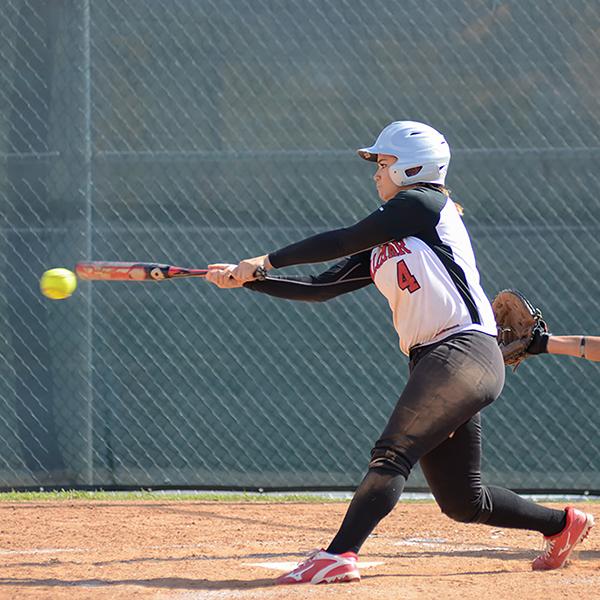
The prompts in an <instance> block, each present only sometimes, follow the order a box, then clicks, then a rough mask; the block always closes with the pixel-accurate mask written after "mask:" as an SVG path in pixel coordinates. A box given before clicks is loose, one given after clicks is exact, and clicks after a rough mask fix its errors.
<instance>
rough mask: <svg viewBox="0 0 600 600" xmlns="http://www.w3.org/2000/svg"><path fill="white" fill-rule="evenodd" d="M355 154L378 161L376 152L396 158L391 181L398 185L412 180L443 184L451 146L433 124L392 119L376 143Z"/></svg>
mask: <svg viewBox="0 0 600 600" xmlns="http://www.w3.org/2000/svg"><path fill="white" fill-rule="evenodd" d="M357 152H358V155H359V156H360V157H361V158H364V159H365V160H369V161H373V162H377V156H378V155H379V154H389V155H391V156H395V157H396V159H397V160H396V162H395V163H394V164H392V165H390V167H389V173H390V178H391V180H392V181H393V182H394V183H395V184H396V185H398V186H403V185H410V184H411V183H438V184H441V185H444V183H445V180H446V173H447V172H448V164H449V163H450V147H449V146H448V142H446V139H445V138H444V136H443V135H442V134H441V133H440V132H439V131H437V130H435V129H434V128H433V127H430V126H429V125H425V124H424V123H418V122H416V121H394V122H393V123H390V124H389V125H388V126H387V127H385V128H384V129H383V130H382V131H381V133H380V134H379V136H378V137H377V140H376V141H375V143H374V144H373V145H372V146H370V147H368V148H360V149H359V150H358V151H357Z"/></svg>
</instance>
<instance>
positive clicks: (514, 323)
mask: <svg viewBox="0 0 600 600" xmlns="http://www.w3.org/2000/svg"><path fill="white" fill-rule="evenodd" d="M492 309H493V311H494V316H495V317H496V325H497V327H498V345H499V346H500V350H502V356H503V358H504V364H505V365H511V366H512V367H514V369H516V368H517V367H518V366H519V364H520V363H521V362H522V361H523V360H524V359H525V358H527V357H528V356H531V355H533V354H540V353H542V352H546V347H547V344H548V337H549V335H550V334H549V333H548V327H547V325H546V323H545V321H544V320H543V319H542V311H541V310H540V309H539V308H536V307H535V306H533V304H531V302H529V300H527V298H525V296H523V294H521V293H520V292H517V290H502V291H501V292H498V294H497V295H496V297H495V298H494V300H493V302H492Z"/></svg>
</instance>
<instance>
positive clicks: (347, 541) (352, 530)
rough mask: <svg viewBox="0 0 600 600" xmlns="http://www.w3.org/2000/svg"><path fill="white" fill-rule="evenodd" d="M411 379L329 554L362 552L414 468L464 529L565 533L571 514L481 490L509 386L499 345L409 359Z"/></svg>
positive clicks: (426, 351)
mask: <svg viewBox="0 0 600 600" xmlns="http://www.w3.org/2000/svg"><path fill="white" fill-rule="evenodd" d="M409 369H410V377H409V379H408V382H407V385H406V387H405V389H404V391H403V392H402V395H401V396H400V399H399V400H398V403H397V405H396V407H395V409H394V411H393V413H392V415H391V417H390V419H389V421H388V423H387V425H386V427H385V429H384V431H383V433H382V435H381V437H380V438H379V440H377V442H376V444H375V447H374V448H373V450H372V453H371V462H370V463H369V471H368V472H367V474H366V476H365V478H364V479H363V481H362V482H361V484H360V485H359V487H358V489H357V490H356V493H355V495H354V497H353V499H352V502H351V503H350V506H349V507H348V511H347V513H346V516H345V517H344V520H343V522H342V525H341V527H340V530H339V531H338V533H337V535H336V536H335V538H334V539H333V541H332V542H331V544H330V545H329V547H328V548H327V550H328V552H333V553H336V554H340V553H343V552H347V551H353V552H358V551H359V549H360V547H361V546H362V544H363V543H364V541H365V540H366V539H367V537H368V536H369V534H370V533H371V532H372V531H373V529H374V528H375V526H376V525H377V523H379V521H380V520H381V519H382V518H383V517H385V516H386V515H387V514H388V513H389V512H390V511H391V510H392V509H393V508H394V506H395V505H396V503H397V501H398V499H399V498H400V495H401V493H402V490H403V488H404V484H405V483H406V479H407V478H408V475H409V473H410V471H411V469H412V467H413V466H414V465H415V464H416V463H417V462H420V465H421V469H422V471H423V474H424V475H425V478H426V479H427V483H428V484H429V487H430V489H431V492H432V494H433V496H434V497H435V499H436V501H437V503H438V505H439V506H440V508H441V510H442V512H444V513H445V514H447V515H448V516H449V517H451V518H452V519H455V520H457V521H461V522H464V523H470V522H474V523H487V524H488V525H493V526H496V527H512V528H518V529H530V530H534V531H540V532H541V533H543V534H544V535H553V534H555V533H558V532H559V531H560V530H561V529H562V528H563V527H564V523H565V513H564V511H557V510H552V509H549V508H545V507H542V506H539V505H537V504H535V503H534V502H530V501H528V500H525V499H523V498H521V497H520V496H518V495H517V494H515V493H513V492H511V491H510V490H507V489H503V488H498V487H493V486H484V485H482V483H481V418H480V414H479V411H480V410H481V409H482V408H484V407H485V406H487V405H488V404H490V403H491V402H493V401H494V400H495V399H496V398H497V397H498V396H499V394H500V392H501V390H502V387H503V385H504V363H503V361H502V355H501V353H500V350H499V349H498V345H497V343H496V340H495V338H493V337H492V336H489V335H486V334H483V333H480V332H464V333H459V334H456V335H453V336H450V337H448V338H446V339H445V340H443V341H442V342H440V343H438V344H432V345H430V346H425V347H423V348H419V349H418V350H416V351H415V352H412V353H411V356H410V363H409Z"/></svg>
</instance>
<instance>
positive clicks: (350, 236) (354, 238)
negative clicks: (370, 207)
mask: <svg viewBox="0 0 600 600" xmlns="http://www.w3.org/2000/svg"><path fill="white" fill-rule="evenodd" d="M445 202H446V198H445V196H444V195H443V194H441V193H439V192H435V191H433V190H429V189H427V188H417V189H413V190H406V191H402V192H400V193H399V194H398V195H397V196H396V197H395V198H393V199H392V200H390V201H389V202H386V203H385V204H384V205H383V206H380V207H379V208H378V209H377V210H376V211H375V212H373V213H371V214H370V215H369V216H368V217H366V218H365V219H363V220H362V221H359V222H358V223H356V224H355V225H352V226H351V227H345V228H342V229H334V230H332V231H327V232H325V233H319V234H317V235H314V236H312V237H309V238H306V239H305V240H302V241H300V242H297V243H295V244H291V245H290V246H286V247H285V248H281V249H280V250H277V251H276V252H272V253H271V254H269V261H270V262H271V264H272V265H273V267H275V268H276V269H278V268H281V267H289V266H292V265H301V264H305V263H318V262H325V261H328V260H333V259H336V258H341V257H342V256H350V255H352V254H357V253H358V252H362V251H363V250H370V249H371V248H374V247H375V246H378V245H379V244H384V243H385V242H389V241H390V240H400V239H402V238H404V237H406V236H409V235H415V234H417V233H418V232H419V231H421V230H423V229H425V228H430V227H432V226H435V225H436V223H437V222H438V221H439V213H440V211H441V209H442V208H443V206H444V204H445Z"/></svg>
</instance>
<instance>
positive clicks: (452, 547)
mask: <svg viewBox="0 0 600 600" xmlns="http://www.w3.org/2000/svg"><path fill="white" fill-rule="evenodd" d="M394 546H416V547H421V548H441V549H442V550H444V551H445V552H447V553H448V554H450V553H452V552H483V551H485V550H493V551H501V550H510V548H508V547H507V546H482V545H470V544H461V543H454V544H453V543H451V542H449V541H448V540H446V539H444V538H406V539H404V540H399V541H397V542H394Z"/></svg>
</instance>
